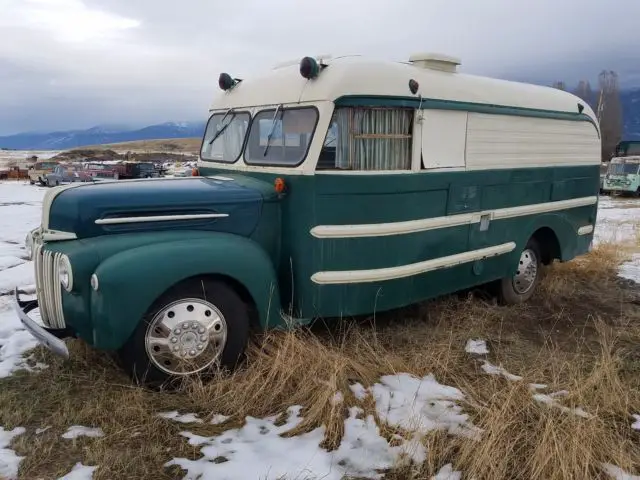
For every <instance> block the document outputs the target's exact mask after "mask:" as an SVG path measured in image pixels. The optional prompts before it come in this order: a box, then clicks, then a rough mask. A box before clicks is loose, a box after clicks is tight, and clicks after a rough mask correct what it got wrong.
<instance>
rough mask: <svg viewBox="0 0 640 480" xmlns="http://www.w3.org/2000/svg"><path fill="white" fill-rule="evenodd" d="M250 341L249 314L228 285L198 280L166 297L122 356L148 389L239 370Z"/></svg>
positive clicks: (154, 309)
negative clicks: (225, 371) (223, 371)
mask: <svg viewBox="0 0 640 480" xmlns="http://www.w3.org/2000/svg"><path fill="white" fill-rule="evenodd" d="M248 336H249V310H248V307H247V305H246V304H245V303H244V302H243V301H242V299H241V298H240V297H239V296H238V294H237V293H236V292H235V291H234V290H233V289H232V288H231V287H230V286H229V285H228V284H226V283H225V282H223V281H221V280H211V279H193V280H189V281H186V282H182V283H180V284H178V285H176V286H174V287H172V288H171V289H170V290H169V291H167V292H165V293H164V294H163V295H162V296H161V297H160V298H159V299H158V300H156V302H155V303H154V304H153V305H152V306H151V307H150V308H149V310H148V311H147V313H146V315H145V317H144V318H143V320H142V321H141V322H140V323H139V324H138V327H137V328H136V330H135V331H134V333H133V335H132V336H131V338H130V339H129V340H128V341H127V343H126V344H125V345H124V346H123V347H122V349H121V350H120V352H119V354H120V355H119V356H120V359H121V360H122V363H123V366H124V367H125V368H126V369H127V370H128V372H129V374H130V375H131V376H132V377H133V379H134V380H135V381H137V382H138V383H141V384H145V385H148V386H162V385H166V384H171V383H176V381H179V380H180V379H184V378H185V377H193V376H200V377H203V378H205V379H206V378H207V377H208V376H210V375H211V374H213V373H214V372H215V371H216V369H217V368H227V369H233V368H235V367H236V365H237V364H238V362H239V361H240V360H241V358H242V356H243V354H244V352H245V348H246V345H247V341H248Z"/></svg>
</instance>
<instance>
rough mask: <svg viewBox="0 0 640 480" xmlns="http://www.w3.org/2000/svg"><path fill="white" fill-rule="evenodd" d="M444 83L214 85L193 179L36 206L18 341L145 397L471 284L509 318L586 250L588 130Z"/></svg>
mask: <svg viewBox="0 0 640 480" xmlns="http://www.w3.org/2000/svg"><path fill="white" fill-rule="evenodd" d="M459 63H460V62H459V61H458V60H456V59H454V58H450V57H446V56H443V55H429V54H419V55H414V56H412V57H411V58H410V59H409V61H408V62H399V63H394V62H385V61H378V60H375V59H367V58H365V57H357V56H356V57H339V58H333V59H332V58H321V57H315V58H314V57H305V58H303V59H302V60H301V61H299V62H298V61H296V62H294V63H292V64H288V65H284V66H279V67H277V68H275V69H273V70H270V71H267V72H266V73H265V74H264V75H262V76H259V77H256V78H251V79H246V80H240V79H236V78H234V77H233V76H231V75H229V74H226V73H224V74H221V75H220V79H219V86H220V88H221V89H222V91H221V92H220V94H219V95H218V96H217V97H216V99H215V101H214V102H213V105H212V106H211V109H210V117H209V120H208V124H207V127H206V131H205V134H204V138H203V140H202V148H201V152H200V160H199V162H198V171H197V172H194V174H197V175H195V176H191V177H186V178H174V179H148V180H129V181H124V182H105V183H100V184H96V185H92V186H86V187H85V186H80V185H74V186H68V187H60V188H54V189H53V190H51V191H49V192H48V193H47V194H46V196H45V199H44V204H43V213H42V225H41V227H40V228H39V229H37V230H35V231H34V232H33V233H32V235H30V236H29V237H28V239H27V243H28V244H29V245H30V248H32V250H33V259H34V265H35V271H36V278H37V293H38V300H37V301H34V302H26V301H22V300H20V299H19V298H18V295H17V293H16V309H17V312H18V315H19V316H20V318H21V320H22V322H23V323H24V324H25V325H26V327H27V328H28V329H29V330H30V331H31V332H32V333H33V334H34V335H35V336H36V337H38V338H39V339H40V340H41V341H42V342H43V343H45V344H46V345H48V346H49V348H51V349H52V350H54V351H56V352H58V353H60V354H61V355H68V350H67V348H66V346H65V344H64V342H63V341H61V340H60V338H64V337H67V336H77V337H80V338H82V339H84V340H85V341H86V342H88V343H89V344H91V345H93V346H94V347H96V348H100V349H106V350H114V351H117V352H118V353H119V356H120V358H121V360H122V363H123V365H124V367H125V368H126V369H127V370H128V371H129V372H130V373H131V375H132V376H133V377H134V378H136V379H138V380H140V381H144V382H145V383H147V384H157V383H163V382H166V381H167V380H169V379H173V378H181V377H184V376H187V375H197V374H205V373H206V372H210V371H212V368H213V367H214V366H223V367H228V368H233V367H234V366H235V365H236V363H237V362H238V360H239V359H241V358H242V356H243V352H244V350H245V346H246V345H247V341H248V336H249V332H250V331H251V329H252V328H255V329H268V328H291V327H293V326H296V325H301V324H307V323H309V322H310V321H312V320H313V319H316V318H319V317H322V318H325V319H327V318H333V319H339V318H341V317H345V316H359V315H364V314H371V313H374V312H381V311H388V310H391V309H395V308H398V307H403V306H406V305H410V304H413V303H416V302H420V301H423V300H426V299H429V298H433V297H436V296H440V295H444V294H448V293H451V292H455V291H459V290H463V289H466V288H469V287H473V286H476V285H485V284H486V285H490V286H491V287H492V288H493V289H494V291H495V294H496V295H497V297H498V298H499V300H500V302H501V303H502V304H514V303H519V302H524V301H527V300H528V299H529V298H530V297H531V295H532V294H533V293H534V291H535V288H536V285H537V284H538V281H539V279H540V272H541V268H542V266H543V265H547V264H550V263H551V262H553V261H554V260H559V261H568V260H571V259H573V258H574V257H576V256H578V255H582V254H584V253H586V252H587V251H588V250H589V248H590V244H591V241H592V237H593V230H594V225H595V222H596V212H597V202H598V189H599V168H600V131H599V128H598V122H597V121H596V117H595V115H594V113H593V111H592V110H591V109H590V108H589V106H588V105H586V104H585V103H583V102H582V101H581V100H580V99H579V98H577V97H575V96H574V95H572V94H569V93H567V92H564V91H560V90H556V89H552V88H546V87H541V86H534V85H528V84H523V83H514V82H509V81H502V80H496V79H491V78H483V77H477V76H471V75H464V74H461V73H459V72H458V71H457V68H458V65H459ZM37 305H39V307H40V314H41V317H42V320H43V322H44V326H45V328H41V327H40V326H38V325H37V324H36V323H35V322H33V321H32V320H30V318H29V316H28V312H29V311H30V310H32V309H34V308H36V306H37Z"/></svg>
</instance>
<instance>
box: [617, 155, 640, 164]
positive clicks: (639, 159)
mask: <svg viewBox="0 0 640 480" xmlns="http://www.w3.org/2000/svg"><path fill="white" fill-rule="evenodd" d="M611 161H612V162H613V163H640V155H629V156H628V157H613V158H612V159H611Z"/></svg>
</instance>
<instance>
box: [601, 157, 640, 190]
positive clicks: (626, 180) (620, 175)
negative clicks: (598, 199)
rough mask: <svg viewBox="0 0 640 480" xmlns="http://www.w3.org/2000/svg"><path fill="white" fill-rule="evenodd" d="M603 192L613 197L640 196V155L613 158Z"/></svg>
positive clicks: (605, 178)
mask: <svg viewBox="0 0 640 480" xmlns="http://www.w3.org/2000/svg"><path fill="white" fill-rule="evenodd" d="M602 190H603V192H604V193H608V194H612V195H613V194H618V195H635V196H640V155H638V156H633V157H614V158H612V159H611V162H609V168H608V169H607V174H606V175H605V177H604V183H603V185H602Z"/></svg>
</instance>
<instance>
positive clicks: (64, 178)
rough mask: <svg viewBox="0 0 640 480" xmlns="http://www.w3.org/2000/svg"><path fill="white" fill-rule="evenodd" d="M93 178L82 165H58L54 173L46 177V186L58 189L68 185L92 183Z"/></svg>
mask: <svg viewBox="0 0 640 480" xmlns="http://www.w3.org/2000/svg"><path fill="white" fill-rule="evenodd" d="M92 181H93V177H92V176H91V174H90V173H89V172H88V171H87V170H86V169H84V168H82V165H79V164H75V165H62V164H58V165H56V166H55V168H54V169H53V172H51V173H48V174H47V175H46V176H45V184H46V185H47V186H48V187H57V186H58V185H63V184H66V183H74V182H92Z"/></svg>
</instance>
